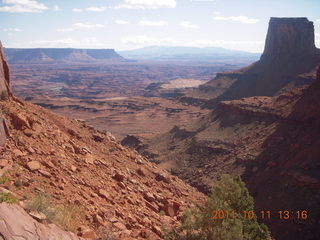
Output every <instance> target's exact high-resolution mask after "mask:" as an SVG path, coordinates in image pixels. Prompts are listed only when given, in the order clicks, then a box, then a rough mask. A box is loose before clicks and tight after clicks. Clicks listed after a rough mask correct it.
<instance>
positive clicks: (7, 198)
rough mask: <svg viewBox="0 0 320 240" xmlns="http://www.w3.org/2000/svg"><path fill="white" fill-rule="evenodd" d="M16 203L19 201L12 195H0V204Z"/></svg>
mask: <svg viewBox="0 0 320 240" xmlns="http://www.w3.org/2000/svg"><path fill="white" fill-rule="evenodd" d="M3 202H6V203H16V202H17V199H16V198H15V197H14V196H13V195H12V194H11V193H3V192H2V193H0V203H3Z"/></svg>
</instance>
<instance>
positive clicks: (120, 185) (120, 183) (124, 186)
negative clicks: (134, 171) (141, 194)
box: [118, 182, 126, 189]
mask: <svg viewBox="0 0 320 240" xmlns="http://www.w3.org/2000/svg"><path fill="white" fill-rule="evenodd" d="M118 186H119V187H121V188H122V189H126V185H125V184H124V183H123V182H118Z"/></svg>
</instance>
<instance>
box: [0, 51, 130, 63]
mask: <svg viewBox="0 0 320 240" xmlns="http://www.w3.org/2000/svg"><path fill="white" fill-rule="evenodd" d="M5 53H6V55H7V59H8V62H9V63H11V64H17V63H52V62H69V61H72V62H96V61H100V62H101V61H125V59H124V58H123V57H121V56H120V55H119V54H118V53H117V52H115V51H114V49H74V48H28V49H23V48H7V49H5Z"/></svg>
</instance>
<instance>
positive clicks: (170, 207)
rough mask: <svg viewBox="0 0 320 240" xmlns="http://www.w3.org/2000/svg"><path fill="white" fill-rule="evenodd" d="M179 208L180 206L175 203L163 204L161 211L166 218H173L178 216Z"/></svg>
mask: <svg viewBox="0 0 320 240" xmlns="http://www.w3.org/2000/svg"><path fill="white" fill-rule="evenodd" d="M179 208H180V204H178V203H175V204H171V203H170V204H165V205H164V206H163V211H164V212H165V213H166V215H167V216H170V217H174V216H177V215H178V212H179Z"/></svg>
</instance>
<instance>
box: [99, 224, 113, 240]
mask: <svg viewBox="0 0 320 240" xmlns="http://www.w3.org/2000/svg"><path fill="white" fill-rule="evenodd" d="M98 231H99V235H100V239H101V240H115V237H114V235H113V233H112V231H111V228H109V229H107V228H106V227H102V226H101V227H99V229H98Z"/></svg>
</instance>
